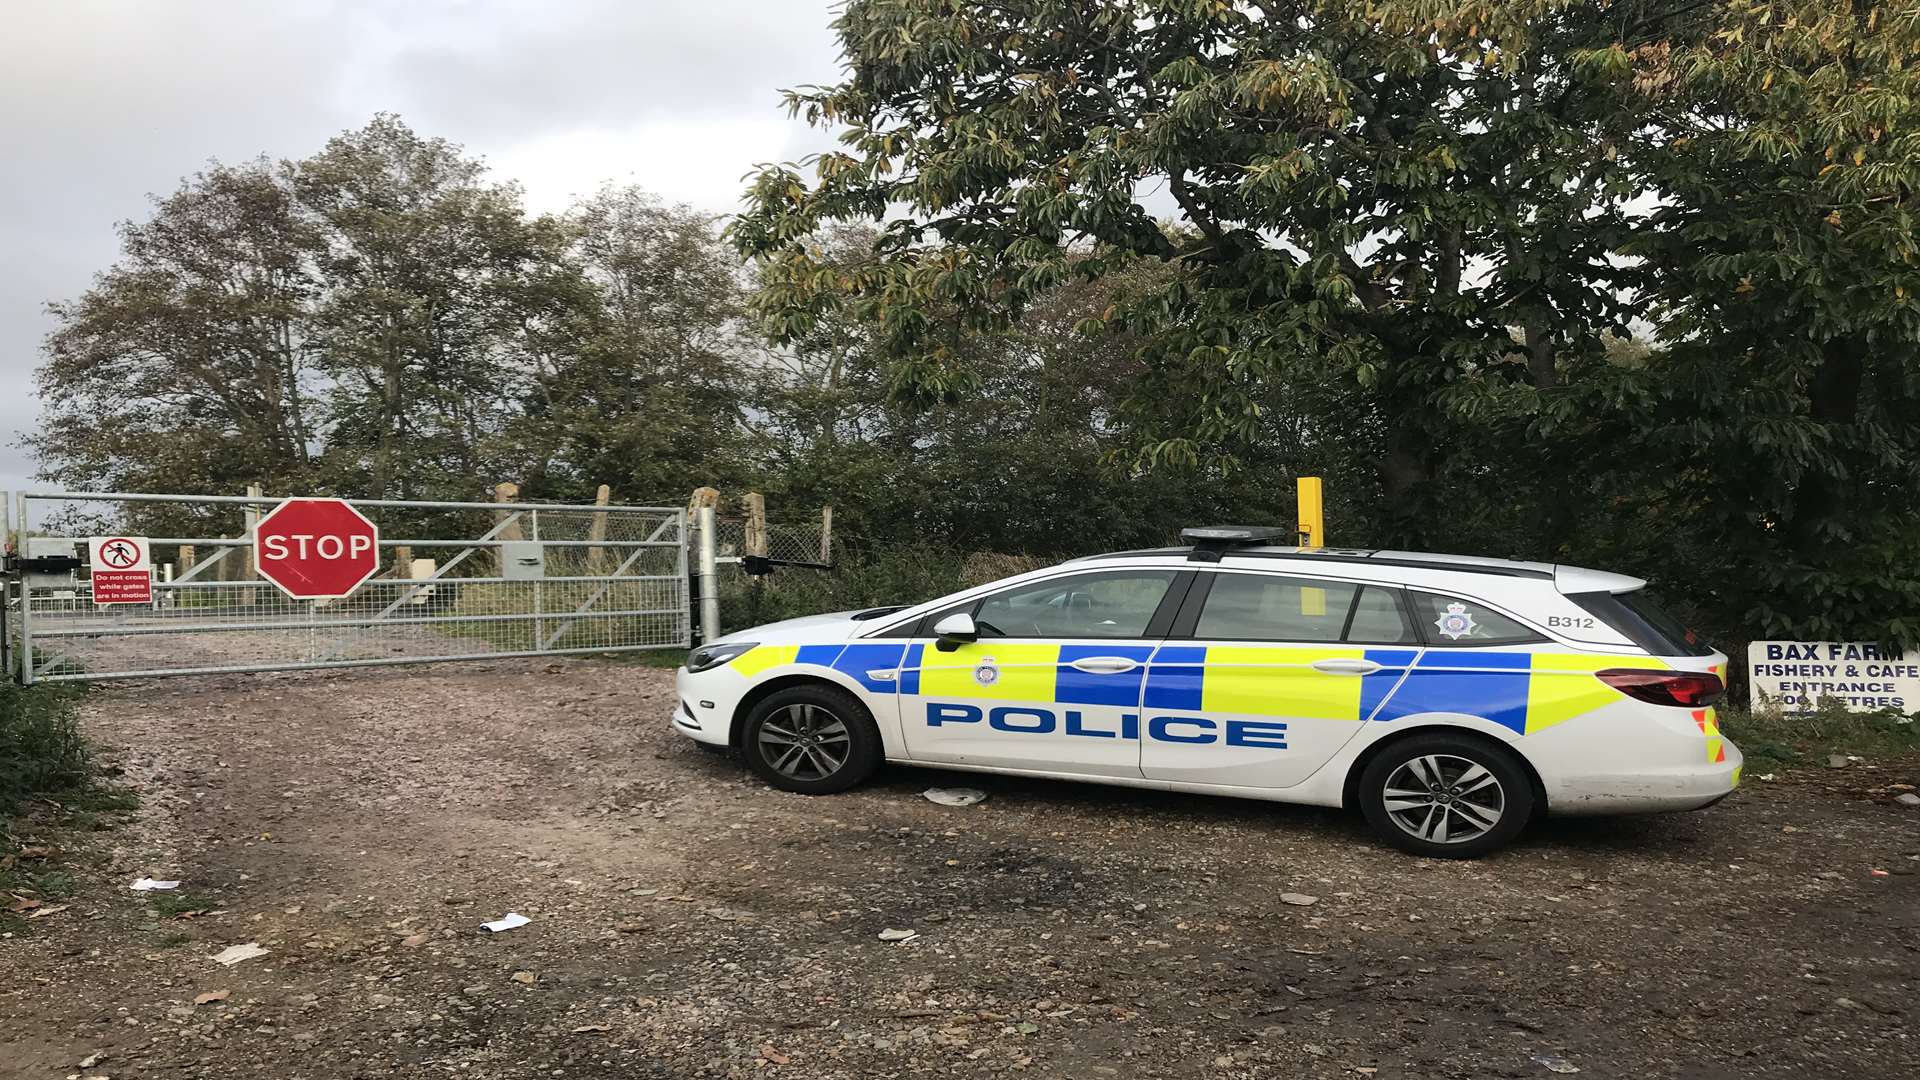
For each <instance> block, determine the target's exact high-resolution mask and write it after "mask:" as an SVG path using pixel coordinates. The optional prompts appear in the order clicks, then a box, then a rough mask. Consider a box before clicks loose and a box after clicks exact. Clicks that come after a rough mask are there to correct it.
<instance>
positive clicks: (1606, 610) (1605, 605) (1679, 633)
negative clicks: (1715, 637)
mask: <svg viewBox="0 0 1920 1080" xmlns="http://www.w3.org/2000/svg"><path fill="white" fill-rule="evenodd" d="M1567 599H1569V600H1571V601H1573V602H1574V603H1576V604H1579V605H1580V606H1581V607H1582V608H1585V609H1586V610H1587V611H1588V612H1589V613H1590V614H1592V615H1593V616H1594V617H1595V618H1598V619H1600V620H1602V621H1604V622H1605V623H1606V624H1607V625H1608V626H1611V627H1613V628H1614V629H1615V630H1618V631H1620V633H1621V634H1622V635H1624V636H1625V637H1626V639H1627V640H1628V641H1631V642H1633V643H1634V644H1635V645H1638V646H1640V647H1641V648H1643V649H1645V650H1647V652H1648V653H1649V654H1651V655H1653V656H1708V655H1711V654H1712V652H1713V646H1711V645H1709V644H1707V643H1706V642H1705V641H1703V640H1701V638H1700V635H1698V634H1696V633H1694V632H1693V631H1692V630H1689V629H1687V624H1686V623H1683V622H1681V621H1680V620H1679V619H1676V618H1674V617H1673V615H1671V614H1670V613H1668V612H1667V611H1666V609H1664V608H1662V607H1661V606H1660V605H1658V604H1656V603H1654V602H1653V600H1652V598H1650V597H1649V596H1647V594H1646V592H1645V591H1644V590H1641V589H1635V590H1633V591H1632V592H1623V593H1609V592H1587V593H1569V594H1567Z"/></svg>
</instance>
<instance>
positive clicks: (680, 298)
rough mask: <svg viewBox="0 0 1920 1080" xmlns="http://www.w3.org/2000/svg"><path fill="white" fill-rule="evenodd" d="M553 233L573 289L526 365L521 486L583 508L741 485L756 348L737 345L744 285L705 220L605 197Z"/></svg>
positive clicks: (645, 200) (613, 190) (714, 227)
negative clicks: (580, 500) (610, 498)
mask: <svg viewBox="0 0 1920 1080" xmlns="http://www.w3.org/2000/svg"><path fill="white" fill-rule="evenodd" d="M563 228H564V230H565V235H566V255H565V258H566V263H567V266H568V267H569V269H570V270H571V271H572V272H573V273H574V274H575V275H576V276H577V287H576V288H574V289H573V290H572V293H571V297H570V299H569V301H568V303H567V306H566V308H565V310H566V315H565V317H564V319H562V320H560V321H557V322H555V323H553V324H552V325H551V327H550V332H549V333H548V334H547V336H546V337H545V338H543V339H542V342H543V344H542V347H541V348H540V349H539V350H538V351H537V352H536V354H535V355H536V357H539V358H540V359H539V361H538V362H537V363H536V368H535V372H534V378H533V380H532V393H531V394H530V395H528V400H527V403H526V406H525V419H524V421H523V422H522V423H521V424H519V425H518V426H517V428H516V438H517V439H518V440H519V442H520V443H521V444H522V445H523V446H524V447H525V449H526V452H527V453H528V455H529V457H530V460H531V465H530V471H529V475H531V476H535V477H548V476H551V479H552V482H553V483H554V484H556V485H560V488H561V489H564V490H570V491H572V492H574V493H576V494H582V495H584V494H590V493H591V491H592V489H593V487H594V486H595V485H597V484H601V483H607V484H612V485H614V486H615V487H618V488H620V489H621V490H623V491H629V492H635V491H649V492H655V493H665V492H672V493H674V494H676V495H677V494H678V493H680V492H683V491H687V490H691V489H692V488H694V487H696V486H699V485H702V484H714V483H726V482H728V481H731V480H737V479H739V478H740V477H742V476H744V475H745V473H746V470H747V469H748V468H749V466H750V462H749V461H748V460H747V458H746V455H745V453H744V452H743V451H744V448H743V439H744V425H745V422H746V412H747V409H748V408H750V402H751V394H750V393H749V392H747V391H748V387H749V386H750V384H751V381H752V379H751V376H750V371H751V367H752V361H753V359H754V357H755V355H756V354H758V353H759V352H761V351H762V347H761V346H760V344H759V343H758V342H757V341H753V340H750V339H749V338H748V336H747V335H746V334H745V330H746V324H745V321H744V314H745V292H746V280H745V275H744V272H743V269H742V267H741V265H740V262H739V260H738V258H736V257H735V256H734V255H733V253H732V252H731V251H730V250H729V249H728V248H727V246H726V245H725V244H723V243H721V241H720V238H719V228H718V223H717V222H716V220H715V219H714V217H713V216H712V215H709V214H703V213H699V212H696V211H694V210H691V209H689V208H687V207H684V206H679V207H666V206H662V205H660V203H659V202H658V201H656V200H655V199H653V198H652V197H651V196H649V195H648V194H647V193H646V192H644V191H642V190H640V189H639V188H634V187H625V188H617V187H612V186H607V187H603V188H602V189H601V190H600V191H599V192H598V193H597V194H595V195H593V196H591V197H589V198H587V199H585V200H583V201H582V202H580V203H579V204H578V205H576V206H575V207H573V209H572V210H571V211H570V212H569V213H568V215H567V217H566V220H565V222H564V223H563Z"/></svg>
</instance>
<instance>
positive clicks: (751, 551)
mask: <svg viewBox="0 0 1920 1080" xmlns="http://www.w3.org/2000/svg"><path fill="white" fill-rule="evenodd" d="M740 501H741V502H743V503H745V504H746V507H747V529H746V541H745V543H744V544H743V545H742V547H743V548H744V550H742V551H741V552H740V554H742V555H759V556H761V557H765V556H766V554H767V500H766V499H764V498H762V497H761V495H760V493H759V492H757V491H749V492H747V493H746V494H745V495H743V496H741V497H740Z"/></svg>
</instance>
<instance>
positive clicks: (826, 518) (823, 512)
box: [820, 503, 833, 563]
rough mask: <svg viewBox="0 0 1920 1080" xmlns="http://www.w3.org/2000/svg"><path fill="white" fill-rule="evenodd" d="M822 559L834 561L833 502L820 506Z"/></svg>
mask: <svg viewBox="0 0 1920 1080" xmlns="http://www.w3.org/2000/svg"><path fill="white" fill-rule="evenodd" d="M820 561H821V562H823V563H830V562H832V561H833V504H832V503H828V504H827V505H825V506H823V507H821V508H820Z"/></svg>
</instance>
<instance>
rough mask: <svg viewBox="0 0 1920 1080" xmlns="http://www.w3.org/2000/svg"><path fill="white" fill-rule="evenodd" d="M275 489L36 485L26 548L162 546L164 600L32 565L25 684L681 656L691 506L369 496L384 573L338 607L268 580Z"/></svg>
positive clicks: (27, 501) (16, 620) (23, 503)
mask: <svg viewBox="0 0 1920 1080" xmlns="http://www.w3.org/2000/svg"><path fill="white" fill-rule="evenodd" d="M279 501H280V500H279V499H277V498H265V497H238V496H236V497H189V496H157V495H125V494H112V495H108V494H97V495H70V494H60V495H37V494H29V495H23V496H21V497H20V498H19V500H18V504H17V517H16V521H15V525H16V529H17V531H16V536H17V538H18V541H17V542H18V546H19V548H20V551H21V554H22V555H27V556H49V555H54V556H58V555H68V556H73V557H76V558H82V559H83V558H84V557H85V556H86V554H87V545H86V537H88V536H91V535H104V534H108V533H113V534H119V535H136V536H144V537H148V538H149V545H150V549H151V558H152V563H153V566H154V585H153V596H152V601H151V602H150V603H144V604H114V605H111V606H100V605H96V604H95V603H94V600H95V597H94V595H93V593H92V588H91V577H90V574H89V568H88V567H84V566H83V567H81V568H80V569H79V570H77V571H68V572H42V573H31V572H30V573H28V574H26V575H25V576H24V577H23V579H22V581H21V582H20V586H19V590H20V591H19V595H18V597H17V600H16V606H17V610H15V611H11V612H9V621H10V624H11V625H12V626H13V628H14V630H15V632H16V646H17V648H16V651H17V654H18V655H17V657H16V658H15V662H16V664H17V665H18V670H19V672H20V674H21V677H22V680H23V681H29V682H31V681H39V680H46V681H53V680H60V679H78V678H89V679H101V678H130V677H136V676H151V675H174V674H199V673H210V672H222V671H263V670H276V669H288V668H319V667H349V666H365V665H372V664H395V663H412V662H421V661H428V660H454V659H478V658H486V657H500V656H525V655H544V654H549V653H581V652H606V651H619V650H630V649H650V648H683V647H685V646H686V645H687V644H688V641H689V638H690V633H691V630H690V620H689V616H688V605H687V594H688V588H687V549H686V543H687V536H686V519H685V513H684V511H682V510H679V509H677V508H660V507H626V506H572V505H559V504H535V503H448V502H416V501H381V500H370V501H357V502H355V503H354V506H355V507H356V508H357V509H359V510H360V511H361V512H362V513H363V514H365V515H366V516H367V517H369V518H370V519H372V520H373V521H374V522H375V524H377V525H378V526H379V529H380V539H379V545H378V551H379V556H380V567H379V570H378V572H377V574H376V576H374V577H373V578H371V579H370V580H368V581H366V582H365V583H364V584H362V585H361V586H359V588H357V589H355V590H354V591H353V592H352V594H351V595H349V596H346V597H344V598H340V599H327V600H303V599H295V598H293V597H291V596H289V595H287V594H286V593H283V592H282V591H281V590H280V589H278V588H277V587H275V586H274V585H273V584H271V583H270V582H268V581H265V580H263V579H262V578H260V577H259V576H258V573H257V569H256V563H255V552H254V543H253V538H252V526H253V525H254V523H255V522H256V521H257V520H258V518H259V516H260V515H261V514H262V513H264V512H266V511H268V510H270V509H271V508H272V507H273V506H274V505H275V504H277V503H278V502H279Z"/></svg>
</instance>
